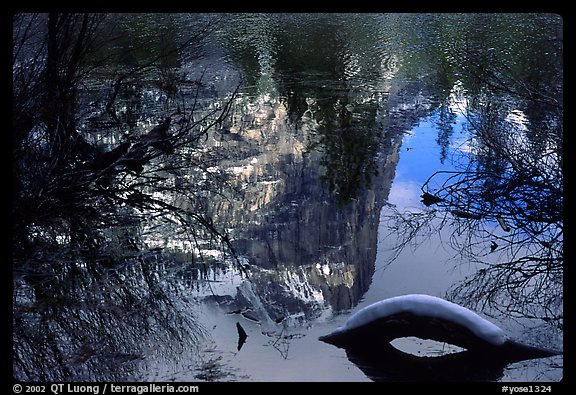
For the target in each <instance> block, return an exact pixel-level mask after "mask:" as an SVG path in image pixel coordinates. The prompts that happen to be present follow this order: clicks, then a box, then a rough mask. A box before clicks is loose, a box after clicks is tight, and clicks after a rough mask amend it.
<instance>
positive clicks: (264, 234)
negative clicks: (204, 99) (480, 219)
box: [206, 86, 426, 330]
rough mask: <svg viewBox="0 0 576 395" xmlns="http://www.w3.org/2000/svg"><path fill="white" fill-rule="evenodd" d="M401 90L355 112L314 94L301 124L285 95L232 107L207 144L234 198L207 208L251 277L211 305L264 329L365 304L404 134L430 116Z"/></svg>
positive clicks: (213, 200) (216, 199)
mask: <svg viewBox="0 0 576 395" xmlns="http://www.w3.org/2000/svg"><path fill="white" fill-rule="evenodd" d="M296 88H297V87H293V89H296ZM386 88H387V89H390V87H389V86H388V87H386ZM394 89H396V90H398V91H402V92H404V93H405V94H404V95H402V99H401V100H400V99H396V100H387V98H385V97H384V96H375V97H373V98H372V99H371V100H369V101H367V102H366V103H364V105H361V106H360V105H358V107H357V108H352V107H351V106H350V105H346V104H345V103H346V101H345V100H348V101H349V100H354V98H344V97H338V95H336V96H333V97H332V99H330V100H328V98H325V99H324V100H321V101H319V100H317V99H316V98H315V97H308V99H307V101H306V102H307V106H308V109H307V110H305V111H304V112H303V113H302V116H301V117H300V118H299V119H298V121H297V122H295V121H294V120H293V118H291V116H290V114H291V112H290V105H289V104H288V102H287V101H286V100H284V99H283V97H282V96H280V97H276V98H275V97H273V95H270V94H263V95H259V96H256V97H248V96H244V97H240V98H239V99H238V100H237V102H236V106H235V111H234V112H233V113H232V114H231V117H230V120H229V122H228V123H225V124H223V125H222V128H221V129H220V130H217V131H214V132H213V133H212V135H211V136H210V139H209V141H210V142H211V143H210V144H211V148H212V149H214V150H219V151H220V152H223V153H225V154H224V155H223V157H224V158H226V159H224V160H222V161H221V162H220V163H219V164H218V166H213V167H212V168H211V169H209V171H212V172H215V173H216V172H219V173H221V174H224V175H226V176H227V177H228V180H229V183H230V184H231V185H232V186H233V188H234V189H235V190H236V191H237V194H236V195H234V196H220V195H214V194H212V195H210V196H209V199H208V200H209V201H208V202H207V203H206V207H209V210H210V214H211V216H212V218H213V219H214V222H215V223H216V224H218V226H220V227H225V228H227V229H228V231H229V235H230V239H231V241H232V245H233V246H234V248H235V250H236V253H237V254H238V255H240V256H242V257H243V259H244V263H243V264H244V267H245V268H246V269H247V271H248V273H249V279H245V280H242V281H241V283H239V284H238V286H237V287H236V288H235V289H234V288H228V289H226V290H221V291H214V287H212V289H211V293H212V295H211V296H210V299H212V300H216V301H218V302H219V304H220V305H222V306H224V307H225V310H227V311H228V312H239V313H242V314H243V315H244V317H246V318H248V319H252V320H256V321H258V322H260V323H261V324H262V325H263V330H273V329H274V327H275V325H278V324H280V323H282V325H283V326H284V327H286V326H300V325H307V324H308V323H309V322H310V321H311V320H313V319H316V318H319V317H321V316H322V315H323V314H327V313H338V312H340V311H345V310H347V309H350V308H352V307H354V306H355V305H356V304H357V303H358V301H359V300H360V298H361V297H362V295H363V294H364V293H365V292H366V290H367V289H368V287H369V285H370V283H371V281H372V275H373V273H374V262H375V259H376V245H377V235H378V223H379V214H380V210H381V208H382V207H383V205H384V204H385V202H386V199H387V196H388V193H389V190H390V186H391V182H392V180H393V177H394V173H395V165H396V163H397V160H398V151H399V146H400V143H401V139H402V132H403V131H404V130H406V129H408V128H410V127H411V126H412V125H413V124H414V122H416V121H417V120H418V117H419V116H421V115H422V113H423V111H425V110H426V108H425V106H422V105H421V103H420V102H419V96H418V95H417V94H416V93H417V92H418V91H417V90H414V89H413V87H409V86H404V87H399V86H395V87H394ZM293 93H294V94H296V93H295V92H294V90H293ZM410 93H411V94H410ZM346 95H347V96H348V95H349V93H346ZM354 101H355V102H356V103H358V100H354ZM390 106H392V107H390ZM405 108H410V109H412V110H413V111H411V112H410V114H411V115H410V116H405V114H404V112H403V111H400V110H402V109H405ZM419 108H420V111H419ZM292 114H293V113H292ZM219 292H220V293H219ZM226 294H227V295H228V297H225V295H226Z"/></svg>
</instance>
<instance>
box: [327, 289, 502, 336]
mask: <svg viewBox="0 0 576 395" xmlns="http://www.w3.org/2000/svg"><path fill="white" fill-rule="evenodd" d="M403 312H409V313H412V314H414V315H417V316H421V317H434V318H441V319H444V320H447V321H450V322H453V323H455V324H459V325H462V326H464V327H466V328H468V329H469V330H470V331H471V332H472V333H474V334H475V335H476V336H478V337H480V338H482V339H484V340H485V341H487V342H488V343H491V344H494V345H501V344H503V343H504V342H505V341H506V336H505V334H504V332H503V331H502V329H500V328H499V327H498V326H496V325H494V324H493V323H491V322H490V321H487V320H485V319H484V318H482V317H480V316H479V315H478V314H476V313H474V312H473V311H471V310H468V309H467V308H465V307H462V306H459V305H457V304H455V303H452V302H448V301H447V300H444V299H441V298H437V297H434V296H430V295H419V294H414V295H403V296H396V297H393V298H389V299H384V300H381V301H379V302H376V303H374V304H371V305H369V306H366V307H364V308H363V309H361V310H359V311H357V312H356V313H354V314H353V315H352V316H351V317H350V318H349V319H348V321H346V323H345V324H344V326H342V327H340V328H338V329H337V330H336V331H335V332H346V331H349V330H351V329H354V328H358V327H361V326H363V325H366V324H369V323H371V322H373V321H376V320H378V319H380V318H384V317H388V316H390V315H393V314H398V313H403Z"/></svg>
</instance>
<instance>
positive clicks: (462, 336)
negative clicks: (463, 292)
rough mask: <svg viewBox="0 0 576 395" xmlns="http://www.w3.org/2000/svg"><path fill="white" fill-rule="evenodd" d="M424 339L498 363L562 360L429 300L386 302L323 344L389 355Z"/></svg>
mask: <svg viewBox="0 0 576 395" xmlns="http://www.w3.org/2000/svg"><path fill="white" fill-rule="evenodd" d="M409 336H414V337H419V338H421V339H431V340H436V341H439V342H445V343H449V344H453V345H456V346H459V347H462V348H465V349H466V350H467V352H470V353H474V354H483V357H489V358H493V359H498V360H506V361H520V360H524V359H533V358H542V357H548V356H552V355H557V354H559V353H558V352H554V351H550V350H545V349H541V348H536V347H532V346H528V345H524V344H520V343H518V342H515V341H513V340H511V339H508V337H507V336H506V335H505V333H504V331H503V330H502V329H501V328H499V327H498V326H497V325H495V324H493V323H492V322H490V321H488V320H486V319H484V318H482V317H480V316H479V315H478V314H476V313H474V312H473V311H471V310H469V309H467V308H465V307H462V306H460V305H457V304H455V303H451V302H448V301H446V300H444V299H441V298H437V297H433V296H429V295H417V294H416V295H404V296H397V297H393V298H390V299H385V300H381V301H379V302H376V303H374V304H371V305H369V306H367V307H365V308H363V309H361V310H359V311H358V312H356V313H355V314H353V315H352V316H351V317H350V318H349V319H348V321H346V323H345V324H344V325H343V326H342V327H339V328H337V329H336V330H335V331H334V332H332V333H331V334H329V335H326V336H322V337H320V340H322V341H324V342H326V343H330V344H333V345H335V346H337V347H340V348H345V349H351V350H355V351H360V352H362V351H367V352H370V353H373V352H374V350H378V349H381V350H387V349H389V346H390V341H392V340H394V339H396V338H400V337H409Z"/></svg>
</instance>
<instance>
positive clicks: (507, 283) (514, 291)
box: [394, 54, 563, 327]
mask: <svg viewBox="0 0 576 395" xmlns="http://www.w3.org/2000/svg"><path fill="white" fill-rule="evenodd" d="M488 56H489V57H490V59H492V62H491V63H490V67H485V68H482V69H481V71H482V73H481V74H480V68H478V67H477V65H478V62H475V61H476V57H475V56H473V55H472V54H468V55H467V56H466V57H465V61H463V62H462V65H463V69H464V70H466V71H469V74H468V76H469V77H470V78H472V77H474V78H475V81H476V86H477V87H478V88H477V89H476V90H475V92H476V95H475V97H473V98H472V99H471V100H470V101H469V104H468V107H467V109H466V111H467V113H466V117H467V120H468V124H469V125H470V129H471V138H470V140H469V148H470V154H469V155H468V156H466V157H463V159H462V162H461V164H460V165H458V170H456V171H451V172H446V171H440V172H436V173H434V174H433V175H432V176H431V177H430V178H429V179H428V180H427V181H426V182H425V184H424V185H423V187H422V191H423V195H422V197H423V203H424V204H425V205H426V206H429V207H430V209H428V210H427V211H424V212H416V213H408V214H405V215H404V216H402V217H400V219H397V221H396V222H395V225H394V226H395V227H396V229H397V230H398V231H399V233H400V235H401V237H402V238H401V239H400V243H399V245H398V246H399V248H403V247H404V246H406V245H408V244H409V243H411V242H414V241H415V240H416V238H417V237H418V236H422V235H426V234H432V233H435V232H437V231H440V230H441V229H448V228H449V229H451V234H452V235H451V237H450V239H449V240H450V243H451V244H452V245H453V246H454V247H455V248H456V249H457V250H458V251H459V253H460V255H461V256H462V257H464V258H467V259H469V260H471V261H473V262H476V263H478V264H479V265H481V266H482V268H481V269H480V270H478V271H477V272H476V273H475V274H474V275H472V276H471V277H469V278H468V279H466V280H465V281H464V282H463V283H461V284H458V285H457V286H456V287H454V288H453V290H452V296H453V297H454V298H460V299H461V300H463V301H465V302H467V303H468V304H473V305H476V306H477V307H492V308H495V309H497V310H499V311H501V312H503V313H506V314H510V315H513V316H519V317H531V318H539V319H542V320H545V321H553V323H554V324H555V325H558V326H559V327H562V322H563V316H562V303H563V293H562V281H563V173H562V157H563V149H562V148H563V131H562V118H563V116H562V105H561V104H560V102H559V101H558V100H557V99H556V98H555V97H561V95H560V96H558V95H554V94H552V93H554V92H556V90H557V89H558V86H559V85H558V81H555V82H556V83H555V84H549V85H548V89H549V90H544V88H543V87H542V85H539V84H536V83H534V84H530V83H528V82H526V80H520V79H518V78H515V76H514V75H513V74H512V71H511V70H510V69H509V68H507V67H506V66H505V65H504V64H502V63H501V62H498V61H497V59H496V58H495V57H494V56H493V55H488ZM482 64H485V63H482ZM560 86H561V85H560ZM480 87H482V88H480ZM551 92H552V93H551ZM535 109H537V112H535V111H534V110H535ZM533 120H534V121H533ZM438 215H440V217H441V218H440V219H438Z"/></svg>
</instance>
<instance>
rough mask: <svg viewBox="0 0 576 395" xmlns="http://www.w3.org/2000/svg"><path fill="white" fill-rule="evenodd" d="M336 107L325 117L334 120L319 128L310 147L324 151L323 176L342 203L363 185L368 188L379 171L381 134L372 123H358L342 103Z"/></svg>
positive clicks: (322, 160)
mask: <svg viewBox="0 0 576 395" xmlns="http://www.w3.org/2000/svg"><path fill="white" fill-rule="evenodd" d="M337 108H338V109H339V111H338V112H337V113H334V114H333V115H332V114H330V113H329V111H328V113H327V114H324V115H325V119H327V120H329V119H333V121H332V122H330V123H329V124H328V125H323V126H321V127H320V128H319V130H318V131H317V132H316V133H315V140H314V141H312V142H311V144H310V145H309V149H315V150H317V151H319V152H321V153H322V159H321V160H320V163H321V164H322V165H323V166H324V169H325V174H324V175H323V176H322V179H323V180H324V181H325V182H326V183H327V185H328V188H329V190H330V191H331V192H333V193H335V194H337V196H338V198H339V200H340V201H341V202H347V201H348V200H349V199H353V198H355V197H356V196H357V194H358V192H359V191H360V190H361V189H362V188H364V187H367V188H369V187H370V185H371V184H370V183H371V181H372V177H373V176H375V175H377V174H378V169H377V164H376V153H377V152H378V148H379V146H378V136H377V132H376V130H375V128H371V127H370V123H371V122H369V121H368V122H366V121H364V122H362V123H361V124H360V123H359V124H356V122H357V121H356V122H355V121H354V120H353V114H352V111H351V110H349V109H347V107H346V106H344V105H342V104H341V103H338V106H337ZM348 108H349V107H348Z"/></svg>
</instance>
